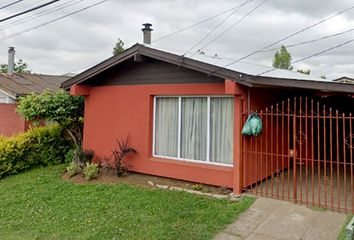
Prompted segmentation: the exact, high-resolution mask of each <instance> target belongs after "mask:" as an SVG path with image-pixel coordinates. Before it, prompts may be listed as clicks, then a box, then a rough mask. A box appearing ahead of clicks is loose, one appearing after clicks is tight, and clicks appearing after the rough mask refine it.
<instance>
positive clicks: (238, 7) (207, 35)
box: [183, 0, 253, 56]
mask: <svg viewBox="0 0 354 240" xmlns="http://www.w3.org/2000/svg"><path fill="white" fill-rule="evenodd" d="M252 1H253V0H246V1H245V2H243V3H241V4H240V5H238V6H237V7H236V8H235V9H234V10H233V11H232V12H231V13H230V14H229V15H227V16H226V17H225V18H224V19H223V20H222V21H221V22H220V23H219V24H218V25H216V26H215V27H214V28H213V29H212V30H211V31H209V32H208V33H207V34H206V35H205V36H204V37H202V38H201V39H200V40H199V41H198V42H197V43H196V44H194V45H193V46H192V47H191V48H189V49H188V50H187V51H185V52H184V53H183V56H184V55H186V54H187V53H189V52H190V51H191V50H192V49H194V48H195V47H196V46H198V45H199V44H200V43H202V42H203V41H204V40H205V39H206V38H207V37H209V36H210V34H212V33H213V32H214V31H215V30H216V29H218V28H219V27H220V26H221V25H223V24H224V23H225V22H226V21H227V20H228V19H229V18H230V17H231V16H232V15H234V14H235V13H236V12H237V11H238V10H239V9H240V8H242V7H243V6H244V5H246V4H248V3H250V2H252Z"/></svg>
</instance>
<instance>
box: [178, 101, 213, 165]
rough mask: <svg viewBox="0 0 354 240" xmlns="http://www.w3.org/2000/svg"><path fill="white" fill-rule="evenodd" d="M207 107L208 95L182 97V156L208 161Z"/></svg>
mask: <svg viewBox="0 0 354 240" xmlns="http://www.w3.org/2000/svg"><path fill="white" fill-rule="evenodd" d="M207 108H208V104H207V98H206V97H188V98H182V116H181V158H186V159H192V160H202V161H206V151H207V118H208V109H207Z"/></svg>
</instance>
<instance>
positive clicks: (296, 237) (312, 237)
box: [214, 198, 346, 240]
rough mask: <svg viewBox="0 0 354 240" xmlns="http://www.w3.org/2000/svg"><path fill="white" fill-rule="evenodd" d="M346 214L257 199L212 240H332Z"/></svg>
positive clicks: (335, 237)
mask: <svg viewBox="0 0 354 240" xmlns="http://www.w3.org/2000/svg"><path fill="white" fill-rule="evenodd" d="M345 221H346V215H345V214H343V213H336V212H331V211H324V210H313V209H310V208H307V207H305V206H299V205H295V204H293V203H290V202H285V201H279V200H275V199H268V198H258V199H257V200H256V202H255V203H254V204H253V205H252V206H251V207H250V208H249V209H248V210H247V211H246V212H245V213H243V214H242V215H241V216H240V217H239V218H238V219H237V220H236V221H235V222H234V223H232V224H231V225H229V226H228V227H227V228H226V229H225V230H224V231H222V232H221V233H219V234H218V235H217V236H216V237H215V238H214V240H231V239H246V240H256V239H257V240H258V239H259V240H268V239H275V240H300V239H301V240H317V239H319V240H326V239H328V240H335V239H337V236H338V234H339V231H340V229H341V227H342V225H343V224H344V223H345Z"/></svg>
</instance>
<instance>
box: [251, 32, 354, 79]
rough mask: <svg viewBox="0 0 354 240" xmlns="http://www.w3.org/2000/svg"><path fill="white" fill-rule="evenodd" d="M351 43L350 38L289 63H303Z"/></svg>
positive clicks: (353, 39)
mask: <svg viewBox="0 0 354 240" xmlns="http://www.w3.org/2000/svg"><path fill="white" fill-rule="evenodd" d="M352 42H354V38H352V39H350V40H348V41H345V42H342V43H340V44H338V45H335V46H333V47H330V48H327V49H325V50H322V51H320V52H317V53H314V54H312V55H310V56H307V57H304V58H300V59H298V60H296V61H293V62H291V64H294V63H299V62H303V61H305V60H307V59H310V58H313V57H316V56H318V55H322V54H324V53H326V52H329V51H332V50H334V49H337V48H340V47H342V46H344V45H347V44H349V43H352ZM274 70H276V68H272V69H270V70H268V71H264V72H262V73H259V74H257V76H260V75H263V74H266V73H269V72H272V71H274Z"/></svg>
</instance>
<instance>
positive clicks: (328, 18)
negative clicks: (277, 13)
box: [215, 5, 354, 71]
mask: <svg viewBox="0 0 354 240" xmlns="http://www.w3.org/2000/svg"><path fill="white" fill-rule="evenodd" d="M353 8H354V5H352V6H350V7H349V8H346V9H344V10H342V11H340V12H338V13H336V14H334V15H331V16H329V17H327V18H324V19H322V20H320V21H318V22H316V23H314V24H311V25H310V26H308V27H306V28H303V29H301V30H299V31H297V32H295V33H292V34H290V35H288V36H286V37H284V38H281V39H280V40H278V41H276V42H273V43H271V44H269V45H267V46H265V47H263V48H261V49H259V50H256V51H254V52H252V53H250V54H247V55H246V56H244V57H241V58H239V59H237V60H235V61H233V62H231V63H229V64H227V65H225V67H228V66H230V65H233V64H235V63H238V62H239V61H241V60H244V59H246V58H248V57H250V56H253V55H255V54H257V53H260V52H262V51H263V50H265V49H267V48H269V47H272V46H274V45H276V44H278V43H280V42H283V41H285V40H287V39H289V38H291V37H294V36H295V35H298V34H300V33H302V32H305V31H307V30H309V29H311V28H313V27H316V26H318V25H320V24H322V23H324V22H326V21H328V20H330V19H332V18H334V17H337V16H339V15H341V14H343V13H345V12H348V11H350V10H352V9H353ZM215 71H217V70H215Z"/></svg>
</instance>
